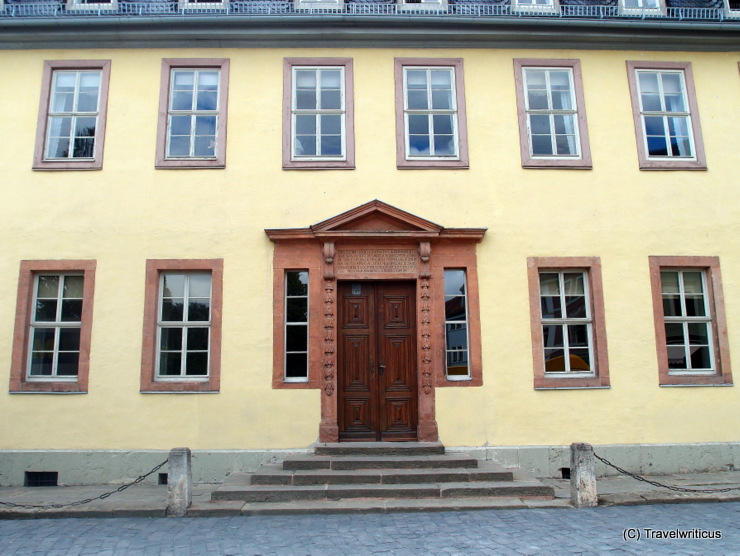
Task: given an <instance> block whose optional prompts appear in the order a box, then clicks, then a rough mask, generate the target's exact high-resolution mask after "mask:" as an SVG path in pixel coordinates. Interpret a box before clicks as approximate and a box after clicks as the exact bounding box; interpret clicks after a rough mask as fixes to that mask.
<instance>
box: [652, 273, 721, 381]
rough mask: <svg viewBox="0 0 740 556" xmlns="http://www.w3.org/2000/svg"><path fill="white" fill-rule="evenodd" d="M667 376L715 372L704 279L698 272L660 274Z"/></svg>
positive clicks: (703, 274)
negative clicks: (682, 373)
mask: <svg viewBox="0 0 740 556" xmlns="http://www.w3.org/2000/svg"><path fill="white" fill-rule="evenodd" d="M660 284H661V293H662V296H663V316H664V318H665V336H666V350H667V355H668V368H669V373H673V372H691V373H697V372H706V373H711V374H713V373H714V372H715V364H714V348H713V342H712V338H713V336H714V335H713V332H712V318H711V313H710V311H709V302H708V299H707V277H706V273H705V272H704V271H703V270H701V269H663V270H661V272H660Z"/></svg>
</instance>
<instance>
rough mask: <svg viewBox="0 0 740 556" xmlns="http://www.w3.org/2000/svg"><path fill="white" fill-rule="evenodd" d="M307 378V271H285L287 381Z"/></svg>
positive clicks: (301, 380) (305, 379) (298, 380)
mask: <svg viewBox="0 0 740 556" xmlns="http://www.w3.org/2000/svg"><path fill="white" fill-rule="evenodd" d="M307 380H308V271H307V270H290V271H287V272H286V273H285V382H305V381H307Z"/></svg>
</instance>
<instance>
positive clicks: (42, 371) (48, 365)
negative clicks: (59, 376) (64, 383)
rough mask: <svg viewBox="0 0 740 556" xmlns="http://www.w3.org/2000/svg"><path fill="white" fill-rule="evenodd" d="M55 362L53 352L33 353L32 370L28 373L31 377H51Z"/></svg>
mask: <svg viewBox="0 0 740 556" xmlns="http://www.w3.org/2000/svg"><path fill="white" fill-rule="evenodd" d="M53 362H54V353H53V352H33V353H32V354H31V368H30V369H29V371H28V374H29V376H51V373H52V365H53Z"/></svg>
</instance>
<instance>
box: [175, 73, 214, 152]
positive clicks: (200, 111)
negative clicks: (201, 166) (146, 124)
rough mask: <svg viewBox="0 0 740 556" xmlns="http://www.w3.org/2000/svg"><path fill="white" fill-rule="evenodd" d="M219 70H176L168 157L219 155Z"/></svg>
mask: <svg viewBox="0 0 740 556" xmlns="http://www.w3.org/2000/svg"><path fill="white" fill-rule="evenodd" d="M219 73H220V71H219V70H217V69H213V68H202V69H185V68H182V69H180V68H178V69H173V70H172V79H171V81H170V86H171V88H170V103H169V111H168V115H167V158H214V157H215V156H216V149H217V145H218V133H217V130H218V119H219V110H218V107H219V99H218V95H219V81H220V76H219Z"/></svg>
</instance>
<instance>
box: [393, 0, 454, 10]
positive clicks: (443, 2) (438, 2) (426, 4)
mask: <svg viewBox="0 0 740 556" xmlns="http://www.w3.org/2000/svg"><path fill="white" fill-rule="evenodd" d="M445 8H447V0H398V9H399V10H408V11H412V10H419V11H422V10H440V9H445Z"/></svg>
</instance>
